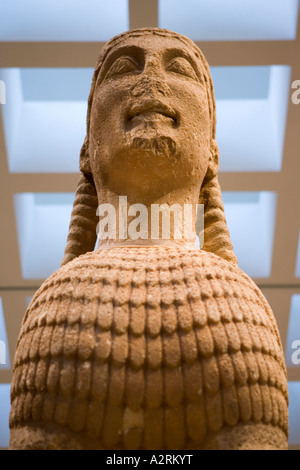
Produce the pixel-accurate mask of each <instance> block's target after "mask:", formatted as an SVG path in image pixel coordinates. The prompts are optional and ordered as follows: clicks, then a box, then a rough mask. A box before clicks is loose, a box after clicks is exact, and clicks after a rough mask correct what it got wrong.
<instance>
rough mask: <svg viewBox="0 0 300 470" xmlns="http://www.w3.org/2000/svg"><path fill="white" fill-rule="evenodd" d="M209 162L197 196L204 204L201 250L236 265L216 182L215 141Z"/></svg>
mask: <svg viewBox="0 0 300 470" xmlns="http://www.w3.org/2000/svg"><path fill="white" fill-rule="evenodd" d="M211 160H212V161H213V162H214V164H212V165H209V167H208V170H207V172H206V175H205V178H204V180H203V183H202V186H201V190H200V196H199V203H200V204H204V235H203V238H204V244H203V246H202V247H201V249H202V250H204V251H209V252H211V253H214V254H215V255H218V256H220V258H223V259H226V260H227V261H229V262H231V263H233V264H237V259H236V256H235V254H234V252H233V246H232V242H231V239H230V234H229V230H228V227H227V223H226V217H225V213H224V205H223V200H222V194H221V188H220V184H219V181H218V173H217V168H218V163H219V151H218V146H217V143H216V141H215V140H213V141H212V143H211ZM200 239H201V235H200Z"/></svg>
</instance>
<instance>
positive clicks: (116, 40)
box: [96, 28, 207, 70]
mask: <svg viewBox="0 0 300 470" xmlns="http://www.w3.org/2000/svg"><path fill="white" fill-rule="evenodd" d="M145 36H155V37H161V38H169V39H176V40H178V41H179V42H181V43H182V44H184V45H185V46H187V47H188V49H190V50H191V51H192V52H193V53H194V55H195V56H196V57H197V59H198V60H199V61H200V63H201V64H203V65H207V63H206V60H205V58H204V56H203V54H202V53H201V51H200V49H199V48H198V47H197V46H196V44H195V43H194V42H193V41H192V40H191V39H189V38H188V37H186V36H184V35H182V34H178V33H175V32H173V31H170V30H168V29H160V28H141V29H133V30H129V31H126V32H124V33H121V34H119V35H118V36H115V37H113V38H112V39H111V40H110V41H108V42H107V43H106V45H105V46H104V48H103V50H102V51H101V53H100V55H99V57H98V61H97V65H96V70H99V69H100V68H101V65H102V63H103V61H104V59H105V58H106V56H107V55H108V54H109V52H110V51H111V50H112V49H114V48H115V47H117V46H118V45H121V44H122V42H124V41H126V39H128V38H130V39H131V38H142V37H145Z"/></svg>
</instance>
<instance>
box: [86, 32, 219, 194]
mask: <svg viewBox="0 0 300 470" xmlns="http://www.w3.org/2000/svg"><path fill="white" fill-rule="evenodd" d="M209 154H210V119H209V108H208V98H207V90H206V87H205V82H204V79H203V75H202V71H201V65H200V64H199V59H198V58H197V57H196V56H195V54H194V52H193V51H192V50H190V49H189V48H188V47H187V46H185V45H184V44H183V43H182V42H181V41H180V40H179V39H176V38H168V37H160V36H157V35H151V36H150V35H145V36H140V37H128V38H126V39H125V40H123V41H122V42H121V43H119V44H118V45H117V46H115V47H114V48H113V49H112V50H111V51H110V52H109V54H108V55H107V56H106V58H105V60H104V63H103V64H102V67H101V70H100V72H99V74H98V79H97V83H96V87H95V92H94V97H93V103H92V108H91V118H90V133H89V155H90V162H91V168H92V173H93V176H94V181H95V183H96V186H97V188H98V187H100V186H102V187H103V185H104V186H106V187H108V188H109V189H111V190H112V191H114V192H116V193H118V194H127V195H132V196H135V197H143V198H145V197H147V196H148V197H149V198H150V199H151V198H152V199H153V198H156V199H157V198H159V197H160V196H162V195H163V194H166V193H169V192H171V191H174V190H176V189H178V188H182V187H190V186H191V185H198V186H199V188H200V185H201V183H202V181H203V178H204V176H205V173H206V170H207V165H208V159H209Z"/></svg>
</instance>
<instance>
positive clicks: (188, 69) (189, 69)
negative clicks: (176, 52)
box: [167, 57, 198, 80]
mask: <svg viewBox="0 0 300 470" xmlns="http://www.w3.org/2000/svg"><path fill="white" fill-rule="evenodd" d="M167 71H168V72H174V73H179V74H180V75H185V76H187V77H189V78H192V79H193V80H198V77H197V74H196V72H195V70H194V67H193V66H192V65H191V64H190V62H189V61H188V60H187V59H185V58H184V57H176V58H175V59H173V60H172V61H171V62H170V63H169V65H168V67H167Z"/></svg>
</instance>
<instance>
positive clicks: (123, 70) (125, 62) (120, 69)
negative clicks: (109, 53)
mask: <svg viewBox="0 0 300 470" xmlns="http://www.w3.org/2000/svg"><path fill="white" fill-rule="evenodd" d="M139 70H140V68H139V66H138V64H137V63H136V62H135V61H134V60H133V59H131V58H130V57H119V58H118V59H117V60H116V61H115V62H114V63H113V65H112V66H111V67H110V69H109V71H108V73H107V77H108V78H109V77H115V76H116V75H125V74H129V73H132V72H138V71H139Z"/></svg>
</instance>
